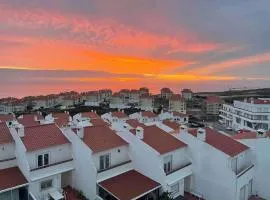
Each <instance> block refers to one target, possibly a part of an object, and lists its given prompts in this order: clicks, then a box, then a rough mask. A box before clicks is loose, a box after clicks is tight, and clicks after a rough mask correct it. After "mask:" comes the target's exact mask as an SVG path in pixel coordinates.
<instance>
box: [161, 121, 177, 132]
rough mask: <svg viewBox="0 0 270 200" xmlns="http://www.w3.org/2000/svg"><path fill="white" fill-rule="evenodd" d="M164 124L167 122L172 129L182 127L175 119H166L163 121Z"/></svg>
mask: <svg viewBox="0 0 270 200" xmlns="http://www.w3.org/2000/svg"><path fill="white" fill-rule="evenodd" d="M163 124H165V125H166V126H168V127H170V128H171V129H173V130H175V131H177V130H179V129H180V124H178V123H177V122H175V121H170V120H165V121H163Z"/></svg>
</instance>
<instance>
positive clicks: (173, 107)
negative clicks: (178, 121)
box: [169, 94, 186, 114]
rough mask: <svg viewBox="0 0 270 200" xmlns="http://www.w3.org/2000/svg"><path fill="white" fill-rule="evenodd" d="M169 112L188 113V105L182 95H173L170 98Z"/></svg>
mask: <svg viewBox="0 0 270 200" xmlns="http://www.w3.org/2000/svg"><path fill="white" fill-rule="evenodd" d="M169 111H176V112H181V113H184V114H185V113H186V103H185V100H184V98H182V96H181V95H180V94H173V95H171V96H170V97H169Z"/></svg>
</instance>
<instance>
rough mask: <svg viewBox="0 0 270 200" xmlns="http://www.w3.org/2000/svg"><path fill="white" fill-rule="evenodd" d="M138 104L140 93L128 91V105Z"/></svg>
mask: <svg viewBox="0 0 270 200" xmlns="http://www.w3.org/2000/svg"><path fill="white" fill-rule="evenodd" d="M139 102H140V91H139V90H130V95H129V103H139Z"/></svg>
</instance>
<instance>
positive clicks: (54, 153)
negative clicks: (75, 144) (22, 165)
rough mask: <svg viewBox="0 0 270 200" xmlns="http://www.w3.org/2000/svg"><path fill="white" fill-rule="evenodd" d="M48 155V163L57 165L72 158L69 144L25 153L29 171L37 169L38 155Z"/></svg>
mask: <svg viewBox="0 0 270 200" xmlns="http://www.w3.org/2000/svg"><path fill="white" fill-rule="evenodd" d="M43 153H49V163H50V164H53V163H57V162H61V161H65V160H69V159H71V158H72V155H71V144H64V145H58V146H54V147H51V148H47V149H41V150H38V151H33V152H27V153H26V156H27V160H28V163H29V166H30V168H31V169H35V168H37V167H38V166H37V164H38V163H37V157H38V155H39V154H43Z"/></svg>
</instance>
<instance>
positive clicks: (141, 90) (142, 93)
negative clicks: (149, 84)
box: [139, 87, 149, 96]
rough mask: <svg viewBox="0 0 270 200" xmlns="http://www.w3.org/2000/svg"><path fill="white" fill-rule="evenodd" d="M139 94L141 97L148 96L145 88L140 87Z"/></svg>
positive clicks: (147, 90)
mask: <svg viewBox="0 0 270 200" xmlns="http://www.w3.org/2000/svg"><path fill="white" fill-rule="evenodd" d="M139 92H140V96H142V95H149V89H148V88H146V87H142V88H140V89H139Z"/></svg>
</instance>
